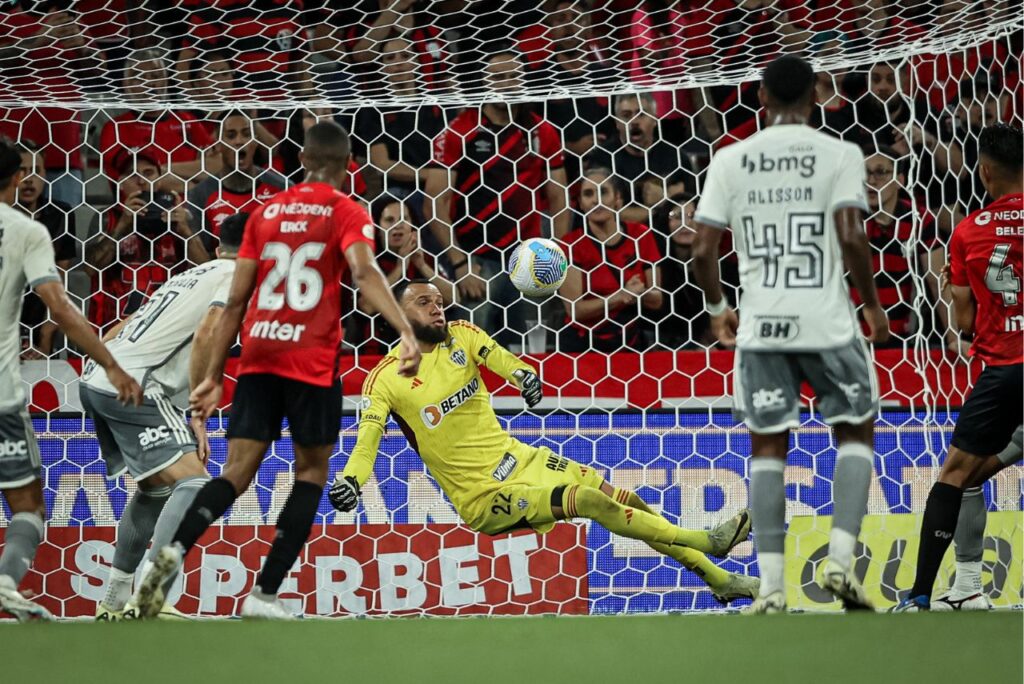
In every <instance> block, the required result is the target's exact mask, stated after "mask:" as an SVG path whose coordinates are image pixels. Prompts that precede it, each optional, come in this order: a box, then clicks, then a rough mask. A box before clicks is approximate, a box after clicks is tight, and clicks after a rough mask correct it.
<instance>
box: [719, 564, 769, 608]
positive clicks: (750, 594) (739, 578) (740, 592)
mask: <svg viewBox="0 0 1024 684" xmlns="http://www.w3.org/2000/svg"><path fill="white" fill-rule="evenodd" d="M760 590H761V580H760V579H758V578H757V577H750V576H749V575H740V574H738V573H735V572H732V573H729V580H728V581H727V582H725V584H723V585H721V586H718V587H711V595H712V596H713V597H714V599H715V600H716V601H718V602H719V603H721V604H722V605H723V606H725V605H728V604H729V602H730V601H735V600H737V599H746V598H748V599H754V598H757V594H758V592H759V591H760Z"/></svg>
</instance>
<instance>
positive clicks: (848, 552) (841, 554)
mask: <svg viewBox="0 0 1024 684" xmlns="http://www.w3.org/2000/svg"><path fill="white" fill-rule="evenodd" d="M856 546H857V537H855V536H853V535H852V534H850V533H849V532H847V531H846V530H841V529H839V528H838V527H833V528H832V533H831V534H830V535H829V538H828V557H829V560H831V561H834V562H836V563H838V564H839V566H840V567H841V568H842V569H843V570H849V569H850V563H851V562H852V561H853V550H854V549H855V548H856Z"/></svg>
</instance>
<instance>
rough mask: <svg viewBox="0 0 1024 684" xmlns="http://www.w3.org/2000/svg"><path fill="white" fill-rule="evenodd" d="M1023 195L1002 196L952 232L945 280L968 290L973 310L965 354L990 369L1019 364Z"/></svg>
mask: <svg viewBox="0 0 1024 684" xmlns="http://www.w3.org/2000/svg"><path fill="white" fill-rule="evenodd" d="M1022 203H1024V195H1021V194H1013V195H1004V196H1003V197H1000V198H999V199H997V200H996V201H995V202H992V203H991V204H989V205H988V206H987V207H985V208H984V209H982V210H980V211H976V212H974V213H973V214H971V215H970V216H968V217H967V218H965V219H964V220H963V221H961V222H960V224H959V225H958V226H957V227H956V230H954V231H953V237H952V238H951V239H950V242H949V280H950V282H951V283H952V284H953V285H956V286H957V287H970V288H971V294H972V295H974V301H975V302H977V310H976V313H975V317H974V344H973V345H971V353H972V354H974V355H977V356H978V357H980V358H981V359H982V360H983V361H985V363H987V364H990V365H993V366H1005V365H1009V364H1014V363H1021V362H1022V361H1024V352H1022V334H1024V301H1022V299H1021V298H1022V297H1024V293H1022V292H1021V278H1024V263H1022V261H1024V206H1022Z"/></svg>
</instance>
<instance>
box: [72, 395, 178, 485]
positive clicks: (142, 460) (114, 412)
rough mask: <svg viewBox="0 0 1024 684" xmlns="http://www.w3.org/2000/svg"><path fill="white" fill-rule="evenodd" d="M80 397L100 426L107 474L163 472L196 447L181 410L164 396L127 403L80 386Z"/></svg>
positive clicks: (139, 477)
mask: <svg viewBox="0 0 1024 684" xmlns="http://www.w3.org/2000/svg"><path fill="white" fill-rule="evenodd" d="M79 396H80V397H81V400H82V406H83V407H84V408H85V411H86V413H87V414H88V416H89V417H90V418H92V420H93V423H94V424H95V427H96V438H97V439H98V440H99V443H100V455H101V456H102V457H103V461H104V463H106V465H107V476H108V477H111V478H114V477H117V476H119V475H121V474H122V473H123V472H124V471H125V470H127V471H128V472H129V473H130V474H131V476H132V478H134V479H135V480H136V481H138V480H142V479H145V478H147V477H149V476H150V475H155V474H156V473H159V472H160V471H161V470H163V469H164V468H167V467H168V466H170V465H172V464H174V463H175V462H176V461H177V460H178V459H180V458H181V457H182V456H184V455H185V454H188V453H192V452H194V451H195V450H196V440H195V437H194V436H193V435H192V430H191V428H189V427H188V426H187V425H186V424H185V418H184V416H183V415H182V413H181V411H179V410H178V409H177V408H175V407H174V406H173V405H172V404H171V402H170V401H169V400H168V399H167V398H166V397H164V396H161V395H147V396H146V397H145V398H144V399H143V402H142V406H123V405H122V404H121V402H119V401H118V400H117V397H116V396H114V395H113V394H108V393H106V392H103V391H100V390H97V389H94V388H92V387H89V386H88V385H85V384H82V385H79Z"/></svg>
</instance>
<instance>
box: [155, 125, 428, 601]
mask: <svg viewBox="0 0 1024 684" xmlns="http://www.w3.org/2000/svg"><path fill="white" fill-rule="evenodd" d="M349 149H350V148H349V140H348V134H347V133H346V132H345V130H344V129H343V128H341V127H340V126H338V125H337V124H335V123H331V122H321V123H318V124H314V125H313V126H312V127H311V128H310V129H309V130H308V131H306V138H305V144H304V146H303V149H302V164H303V166H304V167H305V169H306V171H307V175H306V179H305V182H303V183H301V184H299V185H296V186H294V187H292V188H290V189H288V190H285V191H284V192H281V193H279V194H278V195H277V196H276V197H274V198H273V199H272V200H270V201H269V202H268V203H267V204H265V205H264V206H263V207H262V208H261V209H259V210H257V211H256V212H255V213H254V214H253V215H252V217H251V218H250V219H249V225H248V226H246V230H245V237H244V239H243V240H242V247H241V249H240V250H239V252H238V261H237V265H236V267H235V277H234V281H233V282H232V284H231V294H230V295H229V297H228V304H227V306H226V307H225V309H224V313H223V314H222V315H221V319H220V321H219V322H218V325H217V329H216V331H215V333H214V342H213V345H212V349H211V351H210V360H209V364H208V366H207V369H206V373H205V379H204V380H203V381H202V383H200V385H199V386H198V387H197V388H196V389H195V390H194V391H193V392H192V397H191V405H192V410H193V412H194V413H197V414H199V416H200V417H201V418H202V419H206V418H207V417H209V416H210V414H212V413H213V411H214V410H216V408H217V406H218V404H219V403H220V398H221V393H222V383H223V377H224V362H225V359H226V358H227V353H228V349H229V347H230V346H231V344H232V343H233V342H234V340H235V336H236V335H237V334H238V329H239V326H240V325H241V326H242V356H241V359H240V361H239V365H238V373H239V378H238V384H237V386H236V387H235V395H234V401H233V404H232V407H231V420H230V424H229V427H228V434H227V436H228V458H227V464H226V465H225V467H224V470H223V472H222V473H221V475H220V477H216V478H214V479H212V480H210V482H209V483H207V484H206V486H205V487H203V489H202V490H201V491H200V492H199V494H198V495H197V496H196V499H195V501H194V502H193V503H192V506H191V508H189V510H188V512H187V513H186V514H185V518H184V519H183V520H182V523H181V525H180V527H179V528H178V531H177V532H176V533H175V535H174V538H173V542H172V543H171V544H170V545H168V546H165V547H164V548H163V549H161V550H160V551H159V552H158V554H157V557H156V560H155V562H154V566H153V569H152V570H151V571H150V572H149V573H148V574H147V575H146V577H145V578H144V579H143V582H142V585H141V586H140V587H139V591H138V594H137V598H138V605H139V612H140V614H141V615H142V616H143V617H152V616H154V615H156V614H157V613H158V612H159V611H160V609H161V607H162V606H163V603H164V600H165V595H166V588H167V587H168V586H169V582H170V580H173V579H174V577H175V576H176V575H177V573H178V571H179V569H180V568H181V563H182V559H183V558H184V556H185V554H186V553H188V551H189V550H190V549H191V548H192V547H193V546H194V545H195V543H196V541H197V540H198V539H199V537H200V535H202V533H203V532H205V531H206V529H207V528H208V527H209V526H210V525H211V524H212V523H213V521H214V520H216V519H218V518H219V517H220V516H222V515H223V514H224V512H225V511H226V510H227V509H228V507H229V506H230V505H231V504H232V503H234V501H235V499H237V498H238V497H239V496H240V495H241V494H242V492H244V491H245V490H246V489H247V488H248V487H249V485H250V484H251V483H252V479H253V477H255V476H256V471H257V470H258V469H259V466H260V463H261V462H262V461H263V456H264V454H265V453H266V451H267V447H268V446H270V444H271V442H273V441H274V440H276V439H279V438H280V436H281V420H282V418H284V417H287V418H288V425H289V427H290V429H291V434H292V441H293V442H294V447H295V484H294V485H293V487H292V491H291V493H290V494H289V495H288V500H287V501H286V502H285V504H284V508H282V510H281V514H280V516H279V517H278V519H277V535H276V536H275V538H274V543H273V544H272V546H271V548H270V553H269V554H268V555H267V558H266V561H265V562H264V565H263V569H262V571H261V572H260V574H259V576H258V577H257V578H256V585H255V587H253V590H252V592H251V593H250V594H249V596H247V597H246V599H245V602H244V603H243V604H242V616H243V617H255V618H269V619H289V618H291V617H293V616H292V615H291V614H290V613H289V612H288V610H287V609H286V608H285V607H284V605H283V604H282V603H281V602H280V601H279V600H278V598H277V592H278V589H279V588H280V586H281V582H282V581H283V580H284V577H285V575H286V574H287V573H288V572H289V571H290V570H291V567H292V565H293V564H294V563H295V559H296V558H298V555H299V552H300V551H301V550H302V546H303V545H304V544H305V543H306V539H307V538H308V537H309V531H310V528H311V527H312V525H313V519H314V517H315V515H316V511H317V508H318V506H319V504H320V496H321V494H322V493H323V487H324V483H325V482H326V481H327V466H328V460H329V459H330V456H331V452H332V450H333V449H334V444H335V442H336V441H337V439H338V429H339V425H340V421H341V386H340V382H339V380H338V354H339V349H340V346H341V344H340V343H341V279H342V277H343V276H344V275H345V271H346V269H351V274H352V282H353V283H354V284H355V286H356V287H357V288H358V289H359V291H360V294H361V295H362V296H363V297H365V298H366V299H367V300H368V301H369V302H370V303H371V304H372V305H373V307H374V308H375V309H376V310H377V311H378V312H380V313H381V314H382V315H383V316H384V318H385V319H386V320H387V321H388V323H390V324H391V325H392V326H393V327H394V328H395V330H397V331H398V332H399V333H400V334H401V340H402V341H401V343H400V346H401V350H402V351H401V360H400V361H399V364H398V372H399V373H401V374H403V375H411V374H414V373H415V372H416V370H417V369H418V368H419V361H420V352H419V349H418V348H417V347H416V343H415V339H414V337H413V334H412V329H411V328H410V327H409V322H408V321H407V320H406V318H405V315H404V314H403V313H402V312H401V310H400V309H399V308H398V305H397V304H396V303H395V300H394V297H392V295H391V292H390V291H389V290H388V287H387V281H386V280H385V279H384V275H383V274H382V273H381V272H380V270H379V269H378V268H377V266H376V262H375V260H374V255H373V238H374V232H373V230H374V229H373V225H372V224H371V223H370V218H369V216H367V215H366V211H365V210H364V209H363V208H362V207H360V206H359V205H358V204H356V202H355V201H353V200H352V199H351V198H349V197H348V196H347V195H345V194H344V193H342V192H341V191H340V188H342V187H344V184H345V181H346V177H347V174H348V171H347V168H348V163H349V158H350V154H349ZM243 316H244V317H245V320H244V324H243V321H242V318H243Z"/></svg>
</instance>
